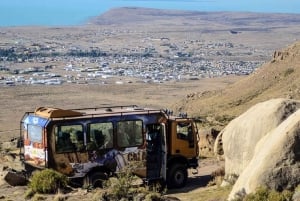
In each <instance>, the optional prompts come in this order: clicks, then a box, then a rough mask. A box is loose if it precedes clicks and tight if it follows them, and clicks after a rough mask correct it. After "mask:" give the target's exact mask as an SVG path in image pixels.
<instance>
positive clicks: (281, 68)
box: [174, 42, 300, 121]
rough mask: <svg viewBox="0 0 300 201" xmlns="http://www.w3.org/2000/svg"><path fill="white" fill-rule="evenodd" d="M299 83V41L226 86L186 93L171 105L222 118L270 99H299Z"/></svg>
mask: <svg viewBox="0 0 300 201" xmlns="http://www.w3.org/2000/svg"><path fill="white" fill-rule="evenodd" d="M299 83H300V42H296V43H294V44H292V45H290V46H289V47H287V48H286V49H283V50H280V51H275V52H274V55H273V59H272V60H271V61H269V62H267V63H265V64H264V65H262V66H261V67H260V68H258V70H256V71H255V72H253V73H252V74H251V75H249V76H247V77H245V78H244V79H242V80H240V81H238V82H236V83H234V84H232V85H231V86H230V87H229V88H226V89H225V90H222V91H216V92H199V93H197V92H195V93H193V94H189V95H187V97H186V98H185V99H184V100H182V101H180V102H179V103H178V104H177V105H175V106H174V107H175V108H176V109H177V110H180V109H181V110H183V111H187V112H188V113H189V114H190V115H193V116H201V115H203V116H213V117H215V118H216V119H218V120H219V121H220V120H221V121H222V119H223V120H226V118H229V119H230V118H231V117H234V116H237V115H239V114H241V113H242V112H244V111H245V110H247V109H248V108H250V107H251V106H253V105H254V104H256V103H258V102H261V101H265V100H268V99H271V98H291V99H298V100H299V99H300V85H299ZM182 105H184V106H182Z"/></svg>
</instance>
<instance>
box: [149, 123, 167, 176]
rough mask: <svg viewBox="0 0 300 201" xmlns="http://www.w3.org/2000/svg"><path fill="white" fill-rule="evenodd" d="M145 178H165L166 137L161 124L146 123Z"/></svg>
mask: <svg viewBox="0 0 300 201" xmlns="http://www.w3.org/2000/svg"><path fill="white" fill-rule="evenodd" d="M146 140H147V144H146V148H147V158H146V159H147V160H146V167H147V179H148V180H150V181H151V180H157V179H161V178H163V179H165V178H166V137H165V126H164V125H163V124H151V125H147V136H146Z"/></svg>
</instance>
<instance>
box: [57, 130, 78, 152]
mask: <svg viewBox="0 0 300 201" xmlns="http://www.w3.org/2000/svg"><path fill="white" fill-rule="evenodd" d="M74 149H75V145H74V144H73V142H72V141H71V137H70V133H66V132H63V133H62V135H61V137H60V138H59V139H58V150H59V151H62V152H67V151H74Z"/></svg>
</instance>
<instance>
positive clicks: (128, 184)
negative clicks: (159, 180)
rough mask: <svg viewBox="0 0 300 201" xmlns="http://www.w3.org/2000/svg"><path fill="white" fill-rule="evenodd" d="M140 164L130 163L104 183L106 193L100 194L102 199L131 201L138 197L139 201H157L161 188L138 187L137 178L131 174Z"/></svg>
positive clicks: (155, 185)
mask: <svg viewBox="0 0 300 201" xmlns="http://www.w3.org/2000/svg"><path fill="white" fill-rule="evenodd" d="M139 165H140V164H138V163H132V164H129V165H128V166H127V167H125V168H124V169H123V170H122V172H120V173H118V177H111V178H109V180H107V181H105V182H104V188H105V189H106V192H105V193H103V194H102V199H104V200H110V201H114V200H116V201H118V200H122V199H123V200H133V199H134V198H136V197H139V198H140V199H141V200H147V201H148V200H149V201H150V200H159V198H160V197H161V193H160V192H159V190H161V186H159V184H153V185H151V186H146V187H140V186H139V185H138V184H137V183H136V181H137V180H138V177H137V176H135V175H134V174H133V173H132V170H133V169H134V168H136V167H139Z"/></svg>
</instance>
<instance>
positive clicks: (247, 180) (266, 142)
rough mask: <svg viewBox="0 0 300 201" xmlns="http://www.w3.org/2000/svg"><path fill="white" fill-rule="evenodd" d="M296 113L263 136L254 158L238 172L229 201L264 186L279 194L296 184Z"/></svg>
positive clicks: (299, 168)
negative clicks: (240, 172) (239, 173)
mask: <svg viewBox="0 0 300 201" xmlns="http://www.w3.org/2000/svg"><path fill="white" fill-rule="evenodd" d="M299 147H300V110H298V111H297V112H295V113H293V114H292V115H290V116H289V117H288V118H287V119H286V120H284V121H283V122H282V123H281V124H280V125H279V126H278V127H276V128H275V129H273V130H271V131H270V132H269V133H268V134H266V135H265V136H264V137H263V138H262V139H261V140H260V141H259V142H258V144H257V145H256V147H255V151H254V156H253V158H252V159H251V161H250V162H249V164H248V165H247V167H246V168H245V170H244V171H243V172H242V174H241V175H240V177H239V178H238V180H237V181H236V183H235V185H234V186H233V189H232V192H231V193H230V196H229V199H230V200H232V199H235V198H237V197H238V196H243V195H244V194H248V193H251V192H254V191H255V190H256V189H257V187H261V186H266V187H268V188H270V189H275V190H278V191H282V190H284V189H294V188H295V187H296V186H297V185H299V183H300V148H299Z"/></svg>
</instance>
